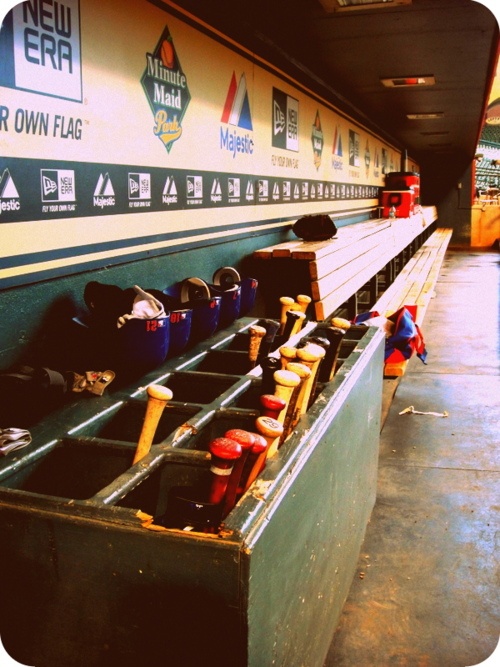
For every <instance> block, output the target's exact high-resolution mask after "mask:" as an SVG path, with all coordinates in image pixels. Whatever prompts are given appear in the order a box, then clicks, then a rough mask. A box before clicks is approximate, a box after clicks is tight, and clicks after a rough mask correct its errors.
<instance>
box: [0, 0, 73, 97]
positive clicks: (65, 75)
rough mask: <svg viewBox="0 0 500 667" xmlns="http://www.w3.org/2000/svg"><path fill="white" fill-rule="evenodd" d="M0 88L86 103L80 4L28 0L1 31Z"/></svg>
mask: <svg viewBox="0 0 500 667" xmlns="http://www.w3.org/2000/svg"><path fill="white" fill-rule="evenodd" d="M0 54H1V58H0V60H1V66H0V85H1V86H6V87H8V88H19V89H21V90H29V91H30V92H33V93H41V94H42V95H52V96H55V97H62V98H64V99H69V100H75V101H77V102H81V101H82V72H81V52H80V7H79V0H62V1H61V2H52V1H51V2H48V1H47V0H27V2H22V3H20V4H18V5H16V6H15V7H14V8H13V9H12V11H11V12H10V13H9V14H8V15H7V16H6V17H5V20H4V23H3V26H2V30H1V31H0Z"/></svg>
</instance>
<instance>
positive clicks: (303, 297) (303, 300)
mask: <svg viewBox="0 0 500 667" xmlns="http://www.w3.org/2000/svg"><path fill="white" fill-rule="evenodd" d="M295 301H296V302H297V305H298V306H299V309H300V310H301V311H302V312H303V313H305V312H306V311H307V307H308V306H309V304H310V303H311V301H312V299H311V297H310V296H308V295H307V294H297V297H296V298H295Z"/></svg>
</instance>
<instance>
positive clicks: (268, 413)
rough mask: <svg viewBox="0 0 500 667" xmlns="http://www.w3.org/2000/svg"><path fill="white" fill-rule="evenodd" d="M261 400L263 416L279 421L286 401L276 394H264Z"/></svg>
mask: <svg viewBox="0 0 500 667" xmlns="http://www.w3.org/2000/svg"><path fill="white" fill-rule="evenodd" d="M259 400H260V404H261V406H262V410H261V415H263V416H264V417H272V418H273V419H278V417H279V415H280V413H281V411H282V410H283V408H285V407H286V401H285V399H284V398H282V397H281V396H276V395H275V394H262V396H261V397H260V399H259Z"/></svg>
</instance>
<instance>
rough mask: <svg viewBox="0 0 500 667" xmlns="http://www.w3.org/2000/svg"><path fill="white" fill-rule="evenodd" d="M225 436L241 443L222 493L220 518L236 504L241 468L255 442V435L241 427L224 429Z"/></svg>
mask: <svg viewBox="0 0 500 667" xmlns="http://www.w3.org/2000/svg"><path fill="white" fill-rule="evenodd" d="M224 437H225V438H229V439H230V440H234V441H235V442H237V443H238V444H239V445H241V450H242V451H241V456H240V457H239V458H238V459H237V460H236V463H235V464H234V466H233V469H232V471H231V474H230V476H229V481H228V483H227V488H226V493H225V495H224V508H223V510H222V518H224V517H226V516H227V515H228V514H229V512H230V511H231V510H232V509H233V507H234V506H235V504H236V495H237V492H238V486H239V485H240V481H241V476H242V473H243V468H244V465H245V462H246V460H247V457H248V454H249V452H250V450H251V449H252V447H253V445H254V444H255V435H254V434H253V433H250V431H245V430H244V429H241V428H232V429H230V430H229V431H226V433H225V434H224Z"/></svg>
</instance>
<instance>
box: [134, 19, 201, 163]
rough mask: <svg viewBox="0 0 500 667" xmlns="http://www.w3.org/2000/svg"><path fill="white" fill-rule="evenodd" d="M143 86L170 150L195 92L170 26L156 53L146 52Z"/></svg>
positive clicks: (156, 131) (159, 132)
mask: <svg viewBox="0 0 500 667" xmlns="http://www.w3.org/2000/svg"><path fill="white" fill-rule="evenodd" d="M141 83H142V87H143V88H144V92H145V93H146V97H147V98H148V102H149V105H150V107H151V110H152V112H153V115H154V127H153V132H154V134H155V136H157V137H158V138H159V139H160V141H161V142H162V143H163V144H164V146H165V148H166V149H167V151H168V152H170V149H171V148H172V144H173V143H174V141H177V139H178V138H179V137H180V136H181V134H182V119H183V118H184V114H185V113H186V109H187V108H188V105H189V102H190V100H191V95H190V93H189V88H188V85H187V79H186V75H185V74H184V72H183V70H182V67H181V63H180V61H179V57H178V55H177V52H176V50H175V47H174V42H173V40H172V36H171V34H170V31H169V29H168V28H165V30H164V31H163V33H162V36H161V37H160V39H159V41H158V44H157V45H156V48H155V50H154V52H153V53H146V69H145V70H144V74H143V75H142V79H141Z"/></svg>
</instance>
